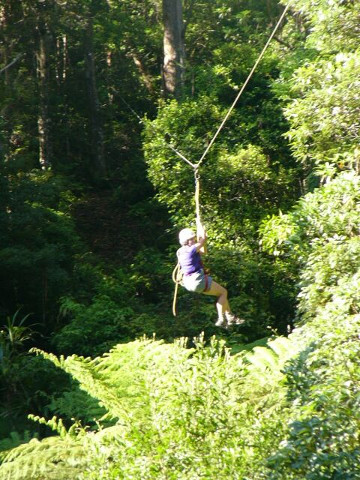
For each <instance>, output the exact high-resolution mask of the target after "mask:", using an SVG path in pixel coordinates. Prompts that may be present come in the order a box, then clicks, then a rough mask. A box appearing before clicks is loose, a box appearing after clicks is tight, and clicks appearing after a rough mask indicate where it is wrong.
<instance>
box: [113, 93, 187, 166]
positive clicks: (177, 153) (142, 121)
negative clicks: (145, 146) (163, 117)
mask: <svg viewBox="0 0 360 480" xmlns="http://www.w3.org/2000/svg"><path fill="white" fill-rule="evenodd" d="M114 90H115V89H114ZM115 92H116V93H117V94H118V95H119V97H120V100H121V101H122V102H123V103H124V104H125V105H126V106H127V107H128V109H129V110H130V111H131V112H132V113H133V114H134V115H135V116H136V118H137V119H138V120H139V122H140V123H141V124H144V120H143V119H142V118H141V117H140V116H139V115H138V114H137V113H136V112H135V110H134V109H133V108H132V107H131V106H130V105H129V104H128V102H127V101H126V100H125V99H124V98H123V97H122V96H121V95H120V93H119V92H118V91H117V90H115ZM150 125H151V128H152V130H153V132H154V133H157V131H156V129H155V128H154V127H153V126H152V124H150ZM165 144H166V145H167V146H168V147H169V148H170V149H171V150H172V151H173V152H174V153H176V155H177V156H178V157H180V158H181V159H182V160H184V161H185V162H186V163H187V164H188V165H190V167H192V168H193V169H195V165H194V164H193V163H191V162H190V160H188V159H187V158H186V157H185V155H183V154H182V153H181V152H179V151H178V150H176V148H175V147H173V146H172V145H171V144H170V143H168V142H165Z"/></svg>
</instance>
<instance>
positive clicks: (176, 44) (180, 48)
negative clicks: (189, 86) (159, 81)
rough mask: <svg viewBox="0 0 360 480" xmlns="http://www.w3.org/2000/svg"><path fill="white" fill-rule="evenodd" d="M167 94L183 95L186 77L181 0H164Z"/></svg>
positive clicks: (177, 96) (172, 95) (164, 64)
mask: <svg viewBox="0 0 360 480" xmlns="http://www.w3.org/2000/svg"><path fill="white" fill-rule="evenodd" d="M163 21H164V63H163V82H164V94H165V96H170V97H175V98H179V97H180V96H181V91H182V86H183V77H184V61H185V47H184V22H183V15H182V2H181V0H163Z"/></svg>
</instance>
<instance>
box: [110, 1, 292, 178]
mask: <svg viewBox="0 0 360 480" xmlns="http://www.w3.org/2000/svg"><path fill="white" fill-rule="evenodd" d="M290 3H291V0H289V2H288V4H287V5H286V7H285V8H284V11H283V13H282V14H281V16H280V18H279V20H278V22H277V24H276V25H275V27H274V29H273V31H272V33H271V35H270V37H269V38H268V40H267V42H266V44H265V46H264V48H263V49H262V51H261V53H260V55H259V56H258V58H257V60H256V62H255V63H254V66H253V67H252V69H251V71H250V73H249V75H248V76H247V78H246V80H245V82H244V83H243V85H242V87H241V89H240V91H239V93H238V94H237V96H236V98H235V100H234V101H233V103H232V105H231V107H230V108H229V110H228V111H227V113H226V115H225V117H224V119H223V121H222V122H221V124H220V125H219V127H218V129H217V130H216V132H215V134H214V136H213V137H212V139H211V141H210V143H209V145H208V146H207V147H206V149H205V151H204V153H203V154H202V156H201V158H200V160H199V161H198V163H196V164H194V163H192V162H191V161H190V160H189V159H187V158H186V157H185V155H184V154H182V153H181V152H179V150H177V149H176V148H175V147H173V146H172V145H171V144H170V143H168V142H165V143H166V145H167V146H168V147H169V148H170V149H171V150H172V151H173V152H174V153H175V154H176V155H177V156H178V157H180V158H181V159H182V160H184V162H186V163H187V164H188V165H189V166H190V167H192V168H193V170H194V174H195V183H196V182H197V181H198V178H197V176H196V172H197V170H198V169H199V167H200V165H201V164H202V162H203V161H204V158H205V157H206V155H207V154H208V153H209V150H210V148H211V147H212V146H213V144H214V142H215V140H216V138H217V137H218V135H219V133H220V132H221V130H222V129H223V127H224V125H225V123H226V122H227V120H228V118H229V117H230V115H231V113H232V111H233V110H234V108H235V106H236V104H237V102H238V101H239V99H240V97H241V95H242V94H243V92H244V90H245V88H246V86H247V84H248V83H249V81H250V79H251V77H252V76H253V74H254V72H255V70H256V68H257V66H258V65H259V63H260V61H261V60H262V58H263V56H264V55H265V52H266V50H267V49H268V47H269V45H270V42H271V40H272V39H273V38H274V36H275V34H276V32H277V30H278V28H279V26H280V25H281V23H282V21H283V19H284V17H285V15H286V12H287V11H288V9H289V7H290ZM114 90H115V89H114ZM115 92H116V93H117V94H118V95H119V97H120V99H121V100H122V102H124V104H125V105H126V106H127V107H128V108H129V110H131V112H132V113H133V114H134V115H135V116H136V117H137V118H138V119H139V122H140V123H142V124H144V121H143V119H142V118H141V117H140V116H139V115H138V114H137V113H136V112H135V110H134V109H133V108H132V107H131V106H130V105H129V104H128V102H127V101H126V100H125V99H124V98H123V97H122V96H121V95H120V93H119V92H118V91H117V90H115ZM153 130H154V132H156V129H155V128H153Z"/></svg>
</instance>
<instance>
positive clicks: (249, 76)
mask: <svg viewBox="0 0 360 480" xmlns="http://www.w3.org/2000/svg"><path fill="white" fill-rule="evenodd" d="M290 3H291V1H289V3H288V4H287V5H286V7H285V9H284V11H283V13H282V15H281V17H280V18H279V20H278V22H277V24H276V25H275V28H274V30H273V31H272V33H271V35H270V37H269V39H268V41H267V42H266V44H265V46H264V48H263V49H262V51H261V53H260V55H259V57H258V58H257V60H256V62H255V64H254V66H253V68H252V69H251V71H250V73H249V75H248V77H247V79H246V80H245V82H244V84H243V86H242V87H241V89H240V92H239V93H238V94H237V96H236V98H235V100H234V102H233V104H232V105H231V107H230V108H229V110H228V112H227V114H226V115H225V117H224V120H223V121H222V122H221V124H220V126H219V128H218V129H217V131H216V133H215V135H214V136H213V138H212V139H211V141H210V143H209V145H208V146H207V147H206V150H205V151H204V153H203V154H202V156H201V158H200V160H199V161H198V163H197V164H196V165H195V168H196V169H198V168H199V166H200V165H201V163H202V162H203V160H204V158H205V157H206V155H207V154H208V152H209V150H210V148H211V147H212V145H213V143H214V142H215V140H216V138H217V136H218V135H219V133H220V132H221V130H222V128H223V126H224V125H225V123H226V121H227V119H228V118H229V117H230V115H231V112H232V111H233V110H234V108H235V105H236V104H237V102H238V100H239V98H240V97H241V95H242V93H243V91H244V90H245V88H246V86H247V84H248V83H249V81H250V79H251V77H252V75H253V73H254V72H255V70H256V67H257V66H258V65H259V63H260V61H261V59H262V57H263V56H264V54H265V52H266V50H267V48H268V46H269V45H270V42H271V40H272V39H273V37H274V35H275V33H276V31H277V29H278V28H279V26H280V24H281V22H282V21H283V19H284V17H285V15H286V12H287V10H288V9H289V6H290Z"/></svg>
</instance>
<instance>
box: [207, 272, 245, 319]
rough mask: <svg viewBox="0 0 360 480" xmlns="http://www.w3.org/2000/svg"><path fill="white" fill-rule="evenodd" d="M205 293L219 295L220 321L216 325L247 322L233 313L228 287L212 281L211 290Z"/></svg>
mask: <svg viewBox="0 0 360 480" xmlns="http://www.w3.org/2000/svg"><path fill="white" fill-rule="evenodd" d="M203 293H204V294H205V295H214V296H216V297H217V301H216V308H217V312H218V317H219V319H218V321H217V322H216V324H215V325H216V326H218V327H221V326H226V324H227V326H231V325H242V324H243V323H245V320H244V319H242V318H239V317H237V316H235V315H233V314H232V313H231V309H230V304H229V300H228V296H227V294H228V292H227V290H226V288H224V287H222V286H221V285H219V284H218V283H216V282H214V281H212V282H211V287H210V290H208V291H206V292H203Z"/></svg>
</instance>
